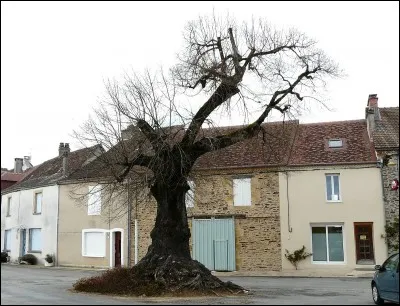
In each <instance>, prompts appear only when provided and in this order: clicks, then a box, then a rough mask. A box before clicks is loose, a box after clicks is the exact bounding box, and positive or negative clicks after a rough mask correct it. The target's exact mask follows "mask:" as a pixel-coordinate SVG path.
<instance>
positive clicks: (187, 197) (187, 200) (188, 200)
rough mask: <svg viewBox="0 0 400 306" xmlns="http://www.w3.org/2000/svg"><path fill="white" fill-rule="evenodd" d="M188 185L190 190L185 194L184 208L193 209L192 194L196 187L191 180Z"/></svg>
mask: <svg viewBox="0 0 400 306" xmlns="http://www.w3.org/2000/svg"><path fill="white" fill-rule="evenodd" d="M188 184H189V187H190V189H189V190H188V191H187V192H186V195H185V205H186V208H192V207H194V193H195V189H196V185H195V183H194V182H193V181H192V180H190V181H188Z"/></svg>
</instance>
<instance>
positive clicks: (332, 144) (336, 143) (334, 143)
mask: <svg viewBox="0 0 400 306" xmlns="http://www.w3.org/2000/svg"><path fill="white" fill-rule="evenodd" d="M328 144H329V148H342V147H343V141H342V140H341V139H329V140H328Z"/></svg>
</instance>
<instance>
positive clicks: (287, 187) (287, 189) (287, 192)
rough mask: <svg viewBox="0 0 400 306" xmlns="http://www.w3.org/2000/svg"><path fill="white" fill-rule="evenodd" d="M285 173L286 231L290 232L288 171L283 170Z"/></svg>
mask: <svg viewBox="0 0 400 306" xmlns="http://www.w3.org/2000/svg"><path fill="white" fill-rule="evenodd" d="M285 174H286V201H287V218H288V232H289V233H291V232H292V227H291V226H290V202H289V173H288V172H287V171H285Z"/></svg>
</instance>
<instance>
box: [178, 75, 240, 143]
mask: <svg viewBox="0 0 400 306" xmlns="http://www.w3.org/2000/svg"><path fill="white" fill-rule="evenodd" d="M238 92H239V89H238V88H237V86H236V85H230V84H226V83H225V82H222V83H221V84H220V85H219V86H218V88H217V89H216V90H215V92H214V93H213V94H212V96H211V97H210V98H209V99H208V100H207V102H205V103H204V104H203V106H202V107H201V108H200V109H199V110H198V111H197V113H196V115H195V116H194V117H193V120H192V121H191V123H190V125H189V127H188V129H187V130H186V133H185V135H184V137H183V139H182V145H183V146H189V145H191V144H193V142H194V139H195V138H196V135H197V134H198V132H199V130H200V128H201V126H202V124H203V123H204V120H206V119H207V117H208V116H209V115H210V114H211V113H212V112H213V111H214V110H215V109H216V108H217V107H218V106H220V105H221V104H222V103H224V102H225V101H226V100H228V99H229V98H230V97H232V96H234V95H235V94H237V93H238Z"/></svg>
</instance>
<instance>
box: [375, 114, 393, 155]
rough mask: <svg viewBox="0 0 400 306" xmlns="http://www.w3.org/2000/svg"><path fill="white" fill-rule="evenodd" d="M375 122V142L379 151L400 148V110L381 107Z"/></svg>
mask: <svg viewBox="0 0 400 306" xmlns="http://www.w3.org/2000/svg"><path fill="white" fill-rule="evenodd" d="M379 114H380V120H376V121H375V130H374V132H373V136H372V137H373V141H374V145H375V148H376V149H377V150H385V149H393V148H399V108H398V107H380V108H379Z"/></svg>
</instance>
